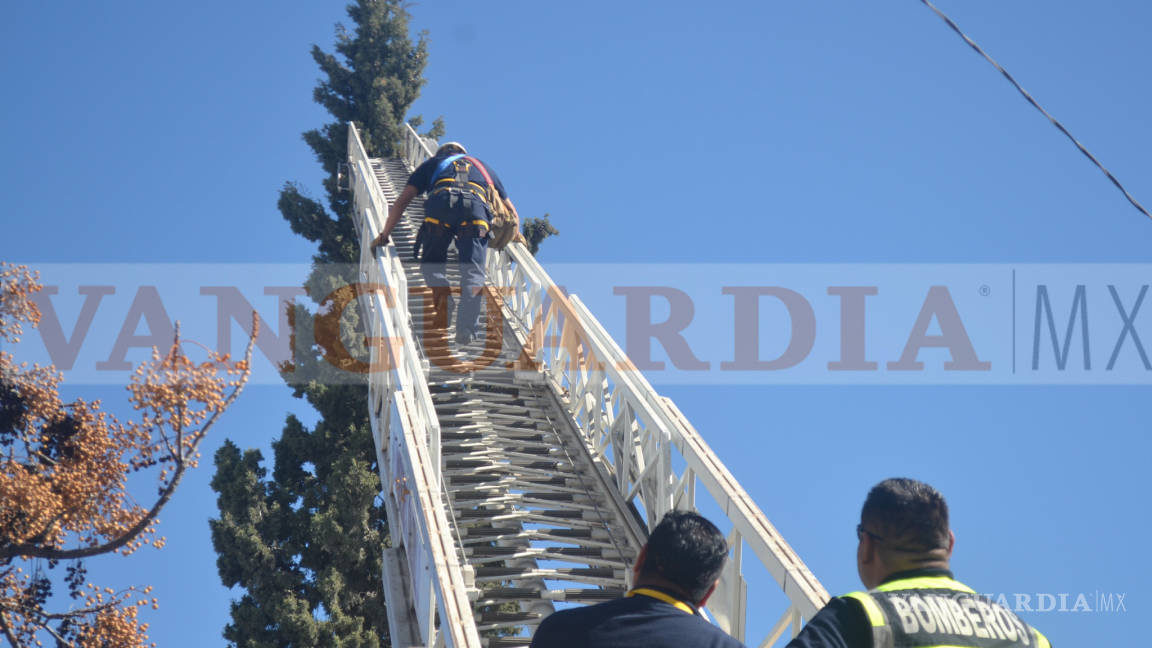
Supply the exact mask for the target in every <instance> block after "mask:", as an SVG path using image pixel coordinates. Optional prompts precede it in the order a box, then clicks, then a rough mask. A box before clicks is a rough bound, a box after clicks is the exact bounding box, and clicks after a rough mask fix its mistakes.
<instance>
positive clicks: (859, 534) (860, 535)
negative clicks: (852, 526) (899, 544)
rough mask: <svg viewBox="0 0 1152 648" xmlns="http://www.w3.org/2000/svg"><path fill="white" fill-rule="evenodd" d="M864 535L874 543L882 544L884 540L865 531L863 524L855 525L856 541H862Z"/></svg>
mask: <svg viewBox="0 0 1152 648" xmlns="http://www.w3.org/2000/svg"><path fill="white" fill-rule="evenodd" d="M865 535H867V536H868V537H869V538H872V539H873V540H875V541H876V542H882V541H883V540H884V538H882V537H881V536H878V535H876V534H875V533H872V532H871V531H869V530H868V529H865V528H864V525H863V524H857V525H856V540H857V541H859V540H863V539H864V536H865Z"/></svg>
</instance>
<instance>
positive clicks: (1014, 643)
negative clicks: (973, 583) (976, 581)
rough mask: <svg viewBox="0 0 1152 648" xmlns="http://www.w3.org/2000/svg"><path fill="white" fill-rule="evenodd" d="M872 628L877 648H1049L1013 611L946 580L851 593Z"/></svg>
mask: <svg viewBox="0 0 1152 648" xmlns="http://www.w3.org/2000/svg"><path fill="white" fill-rule="evenodd" d="M844 598H851V599H855V600H857V601H859V602H860V604H861V605H862V606H863V607H864V612H865V613H866V614H867V615H868V622H869V624H870V625H871V626H872V645H873V648H913V647H914V648H969V647H970V648H1017V647H1019V646H1026V647H1028V648H1051V645H1050V644H1049V643H1048V639H1046V638H1045V637H1044V635H1042V634H1040V632H1039V631H1038V630H1036V629H1034V628H1032V627H1031V626H1029V625H1028V624H1027V623H1024V621H1023V620H1021V619H1020V617H1018V616H1016V614H1015V613H1013V612H1012V611H1011V610H1009V609H1007V608H1005V607H1004V606H1002V605H999V604H998V603H996V602H994V601H991V600H989V599H988V598H986V597H983V596H980V595H979V594H977V593H976V592H975V591H973V590H972V589H971V588H970V587H968V586H967V585H965V584H963V583H961V582H959V581H957V580H954V579H952V578H949V577H948V576H916V577H912V578H902V579H898V580H893V581H889V582H886V583H884V584H882V585H880V586H879V587H877V588H876V589H874V590H871V591H868V592H852V593H851V594H845V595H844Z"/></svg>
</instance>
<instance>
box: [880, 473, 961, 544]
mask: <svg viewBox="0 0 1152 648" xmlns="http://www.w3.org/2000/svg"><path fill="white" fill-rule="evenodd" d="M860 524H861V525H862V526H863V527H864V528H865V530H867V531H868V532H869V533H872V534H875V535H877V536H880V537H881V538H883V540H880V541H879V542H880V544H881V546H882V547H885V548H889V549H893V550H897V551H908V552H927V551H931V550H933V549H946V548H947V547H948V503H947V502H945V501H944V496H943V495H941V494H940V491H938V490H936V489H935V488H932V487H931V486H929V485H928V484H925V483H924V482H921V481H916V480H915V479H908V478H906V477H896V478H892V479H885V480H884V481H882V482H880V483H879V484H876V485H875V486H873V487H872V490H871V491H869V492H868V498H867V499H865V500H864V508H863V509H862V510H861V511H860Z"/></svg>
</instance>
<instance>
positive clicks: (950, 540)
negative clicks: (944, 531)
mask: <svg viewBox="0 0 1152 648" xmlns="http://www.w3.org/2000/svg"><path fill="white" fill-rule="evenodd" d="M955 546H956V534H955V533H952V529H948V557H949V558H951V557H952V548H953V547H955Z"/></svg>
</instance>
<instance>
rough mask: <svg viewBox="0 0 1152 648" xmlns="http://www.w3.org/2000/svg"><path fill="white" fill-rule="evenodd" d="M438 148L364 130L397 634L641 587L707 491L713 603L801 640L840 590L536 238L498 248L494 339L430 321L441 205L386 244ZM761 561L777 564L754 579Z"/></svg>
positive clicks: (362, 158) (527, 617)
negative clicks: (792, 542)
mask: <svg viewBox="0 0 1152 648" xmlns="http://www.w3.org/2000/svg"><path fill="white" fill-rule="evenodd" d="M429 144H430V143H429V142H428V141H426V140H424V139H422V138H421V137H420V136H419V135H417V134H416V132H415V131H413V130H412V129H411V127H407V132H406V137H405V140H404V142H403V145H402V147H401V156H400V157H399V158H394V159H370V158H368V157H367V155H366V154H365V152H364V148H363V145H362V144H361V141H360V138H359V134H358V132H357V131H356V128H355V127H354V126H351V125H350V126H349V133H348V150H349V164H350V177H351V184H352V188H353V195H354V209H355V214H356V221H357V223H356V224H357V227H358V230H359V237H360V242H361V261H360V278H359V279H360V285H361V287H362V289H361V291H360V295H359V300H360V305H361V310H362V312H363V313H364V315H363V317H364V319H365V325H366V328H367V330H368V340H369V347H370V349H371V371H370V373H369V375H370V381H369V407H370V409H371V412H370V418H371V421H372V431H373V436H374V439H375V442H376V452H377V455H378V456H377V460H378V464H379V467H380V479H381V482H382V484H383V487H384V493H383V496H384V498H385V501H386V508H387V513H388V519H389V523H390V529H391V539H392V540H391V547H390V548H388V549H386V550H385V555H384V574H383V579H384V587H385V593H386V596H387V601H388V621H389V627H390V631H391V642H392V646H393V647H394V648H400V647H408V646H429V647H432V646H454V647H459V648H474V647H479V646H489V647H491V648H501V647H505V646H507V647H513V646H524V645H527V643H528V642H529V641H530V639H531V633H532V631H533V630H534V629H535V627H536V625H537V624H538V623H539V622H540V620H541V619H542V618H544V617H545V616H547V615H548V614H550V613H551V612H553V611H554V610H555V609H557V608H559V607H564V606H567V605H573V604H587V603H595V602H599V601H604V600H609V599H613V598H616V597H618V596H620V595H621V594H623V593H624V592H625V591H626V588H627V586H628V582H629V580H630V579H631V573H630V569H629V567H630V565H631V563H632V561H633V559H635V557H636V555H637V552H638V551H639V548H640V547H641V546H642V545H643V543H644V540H645V538H646V536H647V531H648V529H650V528H652V527H653V526H654V525H655V524H656V523H657V522H658V521H659V520H660V518H661V517H662V516H663V514H664V513H665V512H667V511H668V510H670V509H672V508H695V507H696V505H697V501H698V500H697V495H698V493H700V495H701V496H702V497H707V498H709V502H710V503H711V504H712V505H713V508H716V509H717V510H718V511H719V512H713V511H712V509H709V510H708V511H705V513H706V515H708V517H709V518H710V519H712V520H713V521H714V522H716V523H717V526H719V527H720V528H721V529H724V530H726V531H727V532H728V541H729V545H730V546H731V547H732V554H731V557H730V560H729V561H728V563H727V565H726V567H725V569H724V572H723V574H722V576H721V582H720V585H719V587H718V588H717V591H716V593H715V594H713V596H712V599H711V600H710V601H709V604H708V609H707V613H708V614H709V616H710V617H711V618H712V619H713V620H714V622H715V623H717V624H718V625H719V626H720V627H721V628H723V629H724V630H725V631H727V632H728V633H730V634H731V635H733V636H735V637H736V638H738V639H741V640H742V641H744V642H745V643H747V644H748V645H749V646H764V647H768V646H774V645H777V643H778V641H780V639H781V638H782V637H783V636H784V635H785V632H787V631H789V629H790V630H791V634H792V635H794V634H795V633H796V632H798V631H799V628H800V624H801V623H802V619H809V618H811V617H812V615H813V614H815V612H816V610H818V609H819V608H820V607H821V606H822V605H823V604H824V602H825V601H826V600H827V598H828V596H827V594H826V592H825V591H824V589H823V587H821V585H820V583H819V582H818V581H817V580H816V578H815V577H814V576H813V575H812V573H811V572H810V571H809V570H808V568H807V567H805V565H804V563H803V562H802V561H801V560H800V558H799V557H798V556H797V555H796V554H795V552H793V551H792V549H791V547H789V546H788V544H787V543H786V542H785V541H784V539H783V538H782V537H781V536H780V534H779V533H778V532H777V531H776V529H775V528H774V527H773V526H772V524H771V523H770V522H769V521H768V519H767V518H766V517H765V516H764V514H763V513H762V512H761V511H760V509H759V508H757V507H756V505H755V504H754V503H753V502H752V500H751V499H750V498H749V496H748V494H747V493H746V492H745V491H744V489H743V488H741V486H740V485H739V484H738V483H737V482H736V480H735V479H734V478H733V476H732V475H731V474H730V473H729V472H728V471H727V469H726V468H725V467H724V465H723V464H722V463H721V462H720V460H719V459H718V458H717V457H716V455H715V454H713V452H712V450H711V449H710V448H709V447H708V446H707V445H706V444H705V443H704V441H703V439H702V438H701V437H700V435H699V433H697V431H696V430H695V429H694V428H693V427H692V426H691V425H690V424H689V423H688V421H687V420H686V419H685V418H684V416H683V415H682V414H681V413H680V411H679V410H678V409H677V408H676V406H675V404H673V403H672V402H671V401H670V400H668V399H666V398H662V397H661V396H659V395H658V394H657V393H656V392H655V391H654V390H653V389H652V387H651V385H649V384H648V381H647V380H645V378H644V377H643V375H641V374H640V372H638V371H637V370H636V369H635V368H634V367H633V366H632V365H631V364H630V363H629V361H628V359H627V357H626V356H625V355H624V353H623V352H622V351H621V350H620V348H619V347H618V346H617V345H616V343H615V342H614V341H613V339H612V338H611V337H610V336H609V335H608V333H607V332H606V331H605V330H604V328H603V327H602V326H601V325H600V323H599V322H598V321H597V320H596V319H595V318H594V317H593V316H592V314H591V313H590V312H589V311H588V309H587V308H585V306H584V305H583V304H582V303H581V302H580V300H579V298H577V297H575V296H572V295H566V294H564V292H563V291H561V290H560V289H559V288H558V287H557V286H556V285H555V284H554V283H553V282H552V280H551V279H550V278H549V276H548V274H547V273H546V272H545V271H544V269H543V268H542V267H541V266H540V265H539V264H538V263H537V262H536V260H535V259H534V258H533V257H532V255H531V254H530V253H529V252H528V250H527V249H526V248H525V247H524V246H523V245H521V244H512V245H509V246H508V247H507V248H506V249H505V250H503V251H501V252H492V251H490V252H489V254H488V267H487V271H488V276H487V281H488V285H487V287H486V292H487V295H486V297H487V299H486V301H487V304H488V306H487V330H486V335H484V336H482V337H481V339H479V340H478V341H477V342H475V343H470V344H468V345H464V346H463V347H461V346H459V345H456V344H450V343H449V342H448V340H451V339H454V336H453V331H452V330H451V329H449V330H448V331H447V334H446V335H445V334H443V333H444V332H443V331H442V330H441V329H438V328H435V327H432V326H431V319H432V307H431V303H430V302H431V300H430V299H428V298H427V294H426V293H428V292H429V291H428V290H427V288H426V286H425V283H424V280H423V277H422V275H421V273H420V270H419V266H418V264H417V263H416V262H414V261H412V260H411V258H412V254H411V251H412V245H413V242H414V239H415V232H416V229H417V227H418V225H419V224H420V223H421V222H422V221H423V218H424V215H423V202H422V201H421V200H419V199H417V200H415V201H413V203H412V204H411V205H410V206H409V208H408V209H407V211H406V213H405V215H404V217H403V218H402V219H401V222H400V224H399V225H398V226H397V227H396V229H395V231H394V232H393V234H392V240H393V243H394V244H393V245H389V246H387V247H386V248H381V249H380V250H378V251H375V252H374V251H372V250H370V249H369V247H368V242H369V241H371V240H372V239H374V238H375V237H376V235H377V234H378V233H379V232H380V230H381V228H382V227H383V224H384V222H385V220H386V218H387V213H388V209H387V207H388V204H389V201H391V200H393V199H395V197H396V196H397V195H398V194H399V190H400V189H402V188H403V186H404V184H405V181H406V180H407V177H408V174H409V173H410V172H411V170H412V169H413V168H415V166H416V165H418V164H419V163H420V162H422V161H423V160H425V159H427V158H428V157H430V156H431V150H432V148H430V146H429ZM431 146H432V147H434V146H435V143H431ZM453 266H454V263H453V259H452V258H450V260H449V273H450V278H451V279H453V281H454V282H455V285H459V283H458V281H459V280H458V277H452V276H451V273H452V272H455V269H454V267H453ZM701 487H702V489H703V492H701V491H700V490H699V489H700V488H701ZM705 493H706V495H705ZM749 570H759V571H760V572H764V574H765V575H764V576H763V577H757V578H755V579H754V580H753V581H752V583H753V587H751V588H750V587H749V581H748V580H746V575H748V574H749ZM768 575H770V578H769V576H768ZM750 602H751V603H752V605H753V606H754V609H749V608H750ZM750 613H751V616H752V617H753V619H754V621H753V623H751V624H750V623H749V616H750ZM769 617H771V618H769ZM777 618H778V619H779V620H778V621H776V622H775V623H774V624H773V625H769V624H771V623H772V621H773V620H774V619H777ZM765 619H766V620H767V621H765V622H763V623H761V621H762V620H765ZM749 632H755V633H756V636H749Z"/></svg>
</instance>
